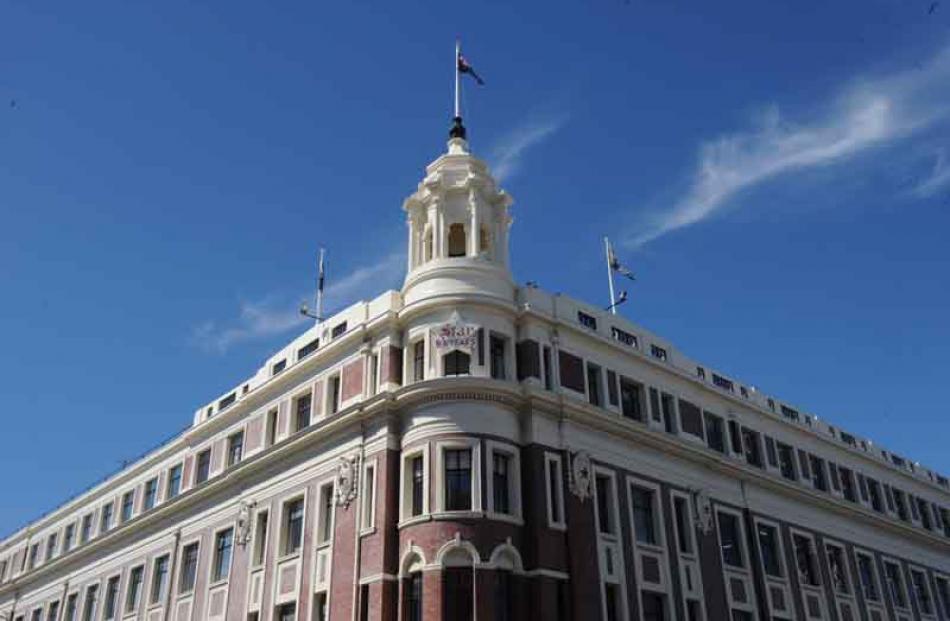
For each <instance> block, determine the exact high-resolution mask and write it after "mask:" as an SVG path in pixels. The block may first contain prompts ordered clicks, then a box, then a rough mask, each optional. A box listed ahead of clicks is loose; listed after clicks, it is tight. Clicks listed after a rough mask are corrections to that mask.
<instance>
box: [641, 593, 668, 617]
mask: <svg viewBox="0 0 950 621" xmlns="http://www.w3.org/2000/svg"><path fill="white" fill-rule="evenodd" d="M640 601H641V602H642V603H643V621H665V620H666V612H665V610H666V598H664V597H663V595H661V594H660V593H653V592H650V591H641V592H640Z"/></svg>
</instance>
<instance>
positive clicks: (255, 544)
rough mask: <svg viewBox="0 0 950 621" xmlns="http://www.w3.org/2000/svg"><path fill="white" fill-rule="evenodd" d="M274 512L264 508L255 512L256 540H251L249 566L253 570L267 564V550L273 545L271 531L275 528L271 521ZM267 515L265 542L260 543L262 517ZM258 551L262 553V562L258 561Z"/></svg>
mask: <svg viewBox="0 0 950 621" xmlns="http://www.w3.org/2000/svg"><path fill="white" fill-rule="evenodd" d="M271 513H272V511H271V510H270V507H269V506H267V507H264V508H263V509H259V510H257V511H255V512H254V538H253V539H252V540H251V558H250V563H249V566H250V567H251V569H256V568H258V567H263V566H264V564H266V563H267V548H269V547H270V544H271V530H272V529H273V527H274V523H273V521H272V520H271V519H270V516H271ZM262 515H267V528H266V529H265V530H264V541H259V539H260V534H261V531H260V524H261V516H262ZM258 551H260V556H261V558H260V560H259V561H258V560H256V559H257V555H258Z"/></svg>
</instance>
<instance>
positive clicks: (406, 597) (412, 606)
mask: <svg viewBox="0 0 950 621" xmlns="http://www.w3.org/2000/svg"><path fill="white" fill-rule="evenodd" d="M402 596H403V610H405V615H404V616H403V619H405V620H406V621H422V572H421V571H414V572H412V573H411V574H409V575H408V576H406V577H405V578H403V579H402Z"/></svg>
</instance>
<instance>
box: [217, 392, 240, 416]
mask: <svg viewBox="0 0 950 621" xmlns="http://www.w3.org/2000/svg"><path fill="white" fill-rule="evenodd" d="M235 401H237V394H235V393H233V392H232V393H231V394H229V395H228V396H226V397H224V398H223V399H221V400H220V401H218V411H219V412H220V411H221V410H224V409H226V408H229V407H231V404H232V403H234V402H235Z"/></svg>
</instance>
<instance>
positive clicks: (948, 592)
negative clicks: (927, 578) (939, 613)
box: [935, 576, 950, 616]
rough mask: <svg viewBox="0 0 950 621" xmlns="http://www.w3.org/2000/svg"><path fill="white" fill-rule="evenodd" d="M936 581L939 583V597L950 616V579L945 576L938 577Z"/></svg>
mask: <svg viewBox="0 0 950 621" xmlns="http://www.w3.org/2000/svg"><path fill="white" fill-rule="evenodd" d="M935 581H936V583H937V597H939V598H940V601H941V602H942V603H943V610H944V612H945V613H947V615H948V616H950V579H947V578H945V577H944V576H936V577H935Z"/></svg>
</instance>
